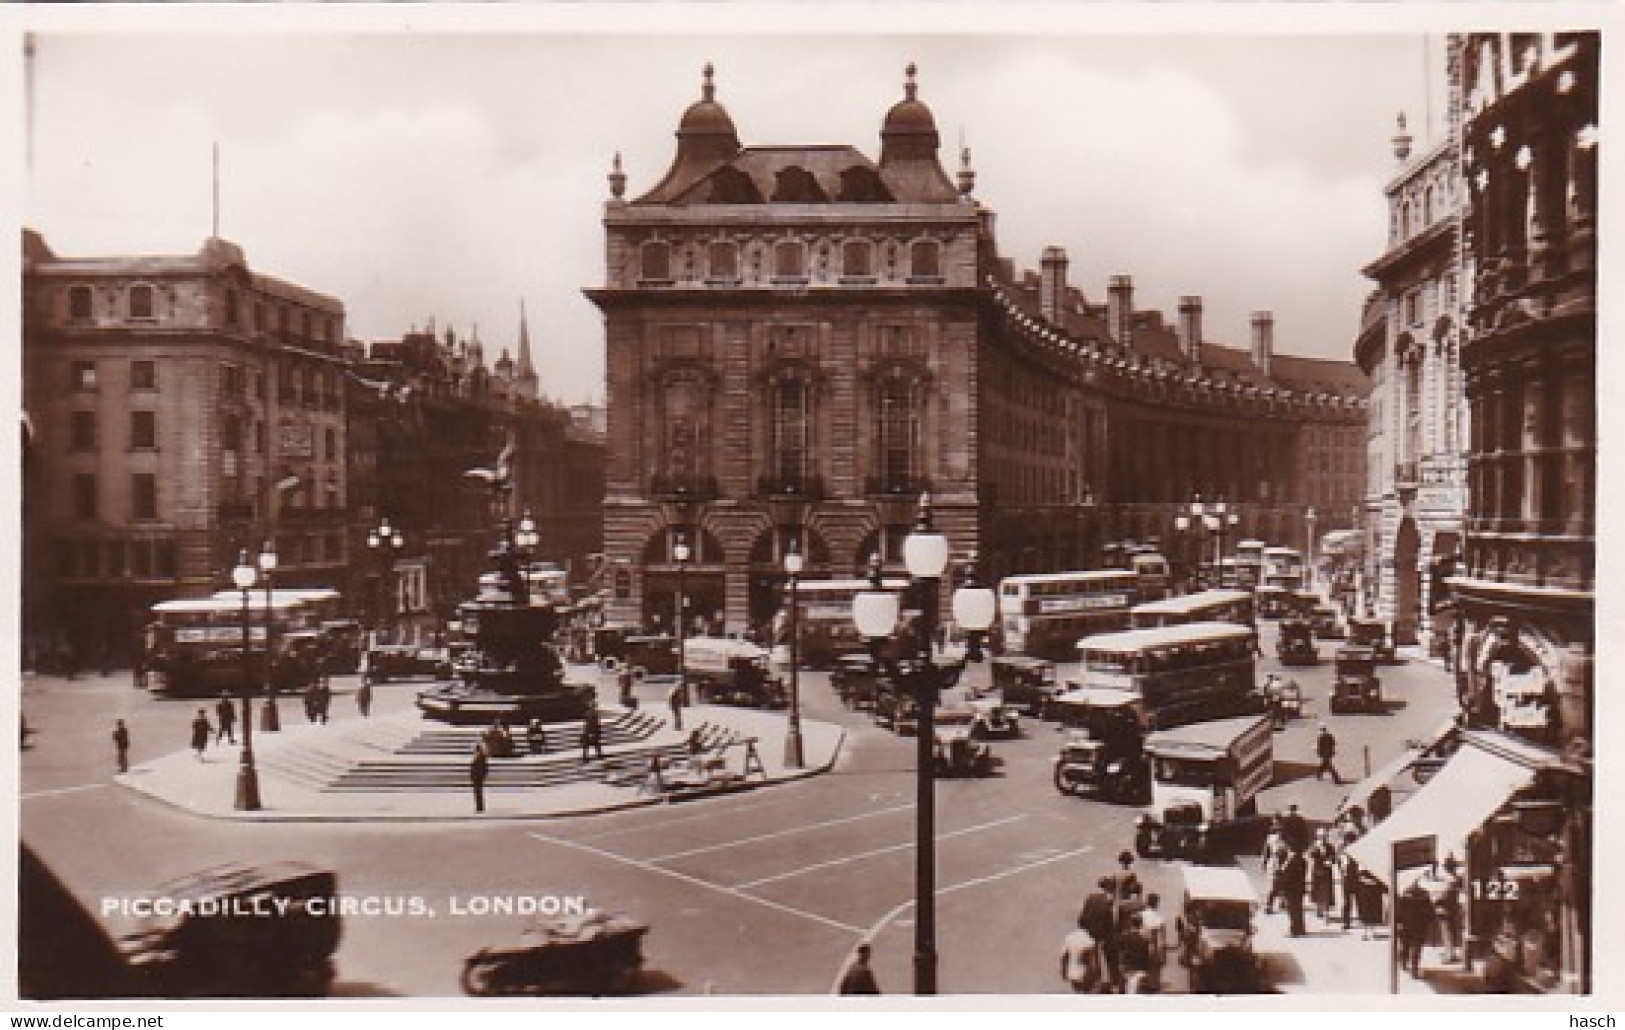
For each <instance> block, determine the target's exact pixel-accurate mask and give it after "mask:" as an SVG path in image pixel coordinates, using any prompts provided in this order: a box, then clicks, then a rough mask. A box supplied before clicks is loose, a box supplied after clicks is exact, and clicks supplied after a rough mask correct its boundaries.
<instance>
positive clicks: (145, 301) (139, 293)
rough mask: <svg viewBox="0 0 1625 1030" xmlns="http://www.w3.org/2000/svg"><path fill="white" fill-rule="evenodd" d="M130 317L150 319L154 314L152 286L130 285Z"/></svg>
mask: <svg viewBox="0 0 1625 1030" xmlns="http://www.w3.org/2000/svg"><path fill="white" fill-rule="evenodd" d="M130 317H131V318H140V319H149V318H152V317H153V314H152V287H151V286H132V287H130Z"/></svg>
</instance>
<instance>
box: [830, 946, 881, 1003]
mask: <svg viewBox="0 0 1625 1030" xmlns="http://www.w3.org/2000/svg"><path fill="white" fill-rule="evenodd" d="M869 954H870V947H869V945H867V944H860V945H858V949H857V952H856V954H854V955H853V956H852V959H851V961H849V962H848V963H847V964H846V968H845V969H844V970H842V971H841V983H840V986H839V987H838V988H836V990H837V992H838V993H840V994H879V993H880V984H879V983H877V982H876V981H875V973H874V970H872V969H870V968H869Z"/></svg>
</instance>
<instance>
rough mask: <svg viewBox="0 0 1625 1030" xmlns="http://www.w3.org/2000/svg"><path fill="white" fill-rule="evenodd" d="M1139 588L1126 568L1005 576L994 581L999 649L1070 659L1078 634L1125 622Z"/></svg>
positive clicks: (1108, 629) (1103, 630) (1135, 577)
mask: <svg viewBox="0 0 1625 1030" xmlns="http://www.w3.org/2000/svg"><path fill="white" fill-rule="evenodd" d="M1138 589H1139V575H1138V574H1137V573H1135V572H1133V571H1132V570H1130V569H1095V570H1091V571H1087V572H1056V573H1049V574H1044V575H1032V576H1007V577H1005V578H1004V579H1003V580H1001V581H1000V582H999V628H1000V631H1001V632H1002V634H1003V638H1004V645H1003V646H1004V653H1005V654H1024V655H1027V656H1029V657H1033V658H1049V659H1051V660H1054V661H1062V662H1070V661H1074V660H1075V657H1076V654H1077V645H1078V640H1079V639H1080V638H1082V637H1087V636H1090V635H1092V634H1096V633H1111V632H1114V631H1116V630H1120V629H1124V628H1125V627H1127V626H1128V613H1129V608H1130V607H1132V606H1133V604H1134V603H1135V601H1136V600H1137V591H1138Z"/></svg>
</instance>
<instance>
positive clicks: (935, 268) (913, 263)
mask: <svg viewBox="0 0 1625 1030" xmlns="http://www.w3.org/2000/svg"><path fill="white" fill-rule="evenodd" d="M908 264H909V276H910V278H913V279H930V280H936V279H941V278H942V248H941V247H940V246H938V245H937V243H936V241H935V240H915V241H914V243H913V244H911V245H910V246H909V248H908Z"/></svg>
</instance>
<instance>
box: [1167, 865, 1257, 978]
mask: <svg viewBox="0 0 1625 1030" xmlns="http://www.w3.org/2000/svg"><path fill="white" fill-rule="evenodd" d="M1183 872H1184V875H1185V891H1184V895H1183V896H1182V898H1181V899H1180V911H1179V915H1178V916H1177V917H1175V919H1174V936H1175V938H1176V939H1177V942H1178V948H1179V962H1180V964H1181V965H1183V966H1185V967H1186V968H1187V969H1189V970H1190V984H1191V993H1193V994H1252V993H1256V992H1258V991H1259V990H1260V989H1261V986H1262V985H1261V984H1260V982H1259V980H1260V977H1259V963H1258V956H1257V955H1256V954H1255V953H1254V951H1253V934H1254V932H1255V927H1254V925H1253V914H1254V913H1255V912H1256V911H1257V910H1258V896H1257V894H1255V893H1254V891H1253V886H1252V883H1251V881H1249V880H1248V879H1247V874H1246V873H1244V872H1242V871H1241V870H1240V869H1237V868H1234V867H1221V866H1204V865H1187V866H1184V867H1183Z"/></svg>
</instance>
